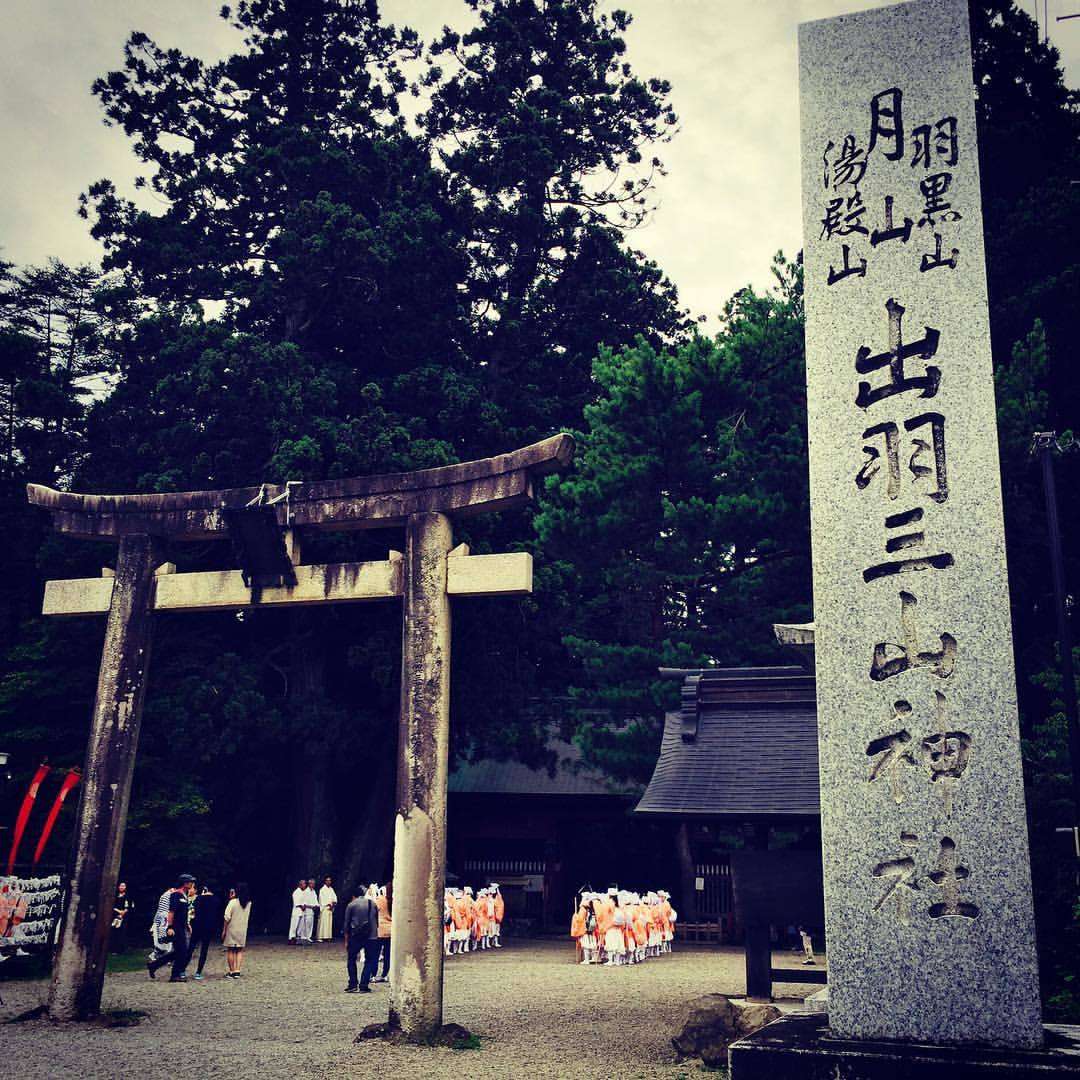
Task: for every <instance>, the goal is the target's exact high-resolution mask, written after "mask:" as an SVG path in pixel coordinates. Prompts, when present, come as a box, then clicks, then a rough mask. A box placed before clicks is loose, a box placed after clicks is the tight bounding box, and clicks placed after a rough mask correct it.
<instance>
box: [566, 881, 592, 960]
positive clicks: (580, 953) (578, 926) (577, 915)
mask: <svg viewBox="0 0 1080 1080" xmlns="http://www.w3.org/2000/svg"><path fill="white" fill-rule="evenodd" d="M587 917H588V911H587V910H586V908H585V896H584V894H582V897H581V903H580V904H579V905H578V909H577V911H575V912H574V914H573V916H572V917H571V919H570V936H571V937H572V938H573V939H574V952H575V959H574V962H575V963H577V964H583V963H584V962H585V947H584V944H583V939H584V937H585V923H586V919H587Z"/></svg>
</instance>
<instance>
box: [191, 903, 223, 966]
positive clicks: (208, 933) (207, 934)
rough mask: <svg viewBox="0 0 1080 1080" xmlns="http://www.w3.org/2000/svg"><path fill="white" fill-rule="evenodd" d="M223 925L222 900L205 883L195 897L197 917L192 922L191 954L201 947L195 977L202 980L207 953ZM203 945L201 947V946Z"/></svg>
mask: <svg viewBox="0 0 1080 1080" xmlns="http://www.w3.org/2000/svg"><path fill="white" fill-rule="evenodd" d="M220 927H221V901H220V900H219V899H218V898H217V896H215V895H214V891H213V890H212V889H211V888H210V886H209V885H206V884H204V885H203V887H202V889H201V890H200V891H199V895H198V896H197V897H196V898H195V918H194V919H193V920H192V923H191V955H192V956H194V955H195V950H196V949H197V948H198V949H199V965H198V967H197V968H196V969H195V978H196V979H199V980H201V979H202V977H203V968H204V967H206V954H207V952H208V951H209V949H210V943H211V942H212V941H215V940H216V939H217V936H218V930H219V928H220ZM200 946H201V948H200Z"/></svg>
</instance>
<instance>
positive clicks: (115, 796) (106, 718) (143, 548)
mask: <svg viewBox="0 0 1080 1080" xmlns="http://www.w3.org/2000/svg"><path fill="white" fill-rule="evenodd" d="M161 561H162V553H161V550H160V548H159V544H158V542H157V541H156V540H155V539H154V538H152V537H149V536H125V537H124V538H123V539H121V541H120V552H119V555H118V557H117V562H116V578H115V582H114V584H113V592H112V601H111V603H110V605H109V617H108V622H107V623H106V626H105V645H104V647H103V649H102V653H101V669H100V671H99V673H98V685H97V696H96V697H95V699H94V713H93V719H92V721H91V728H90V741H89V743H88V744H87V748H86V767H85V769H84V771H83V782H82V797H81V799H80V800H79V815H78V821H77V823H76V827H75V828H76V833H75V835H76V845H75V851H76V855H75V865H74V867H73V869H72V874H71V880H70V882H69V888H68V896H67V906H66V910H65V913H64V921H63V929H62V931H61V935H60V946H59V949H58V951H57V954H56V960H55V963H54V964H53V972H52V986H51V988H50V990H49V1015H50V1016H51V1017H52V1019H53V1020H85V1019H88V1018H89V1017H92V1016H95V1015H97V1013H98V1011H99V1010H100V1008H101V990H102V985H103V983H104V980H105V960H106V956H107V954H108V946H109V922H110V915H111V913H112V902H113V898H114V897H115V895H116V882H117V875H118V874H119V871H120V853H121V849H122V848H123V843H124V826H125V825H126V823H127V811H128V798H129V796H130V794H131V777H132V774H133V773H134V771H135V751H136V747H137V745H138V741H139V719H140V717H141V715H142V703H143V695H144V691H145V688H146V673H147V669H148V667H149V663H150V641H151V634H152V629H153V613H152V603H153V589H154V569H155V568H156V567H157V565H158V564H159V563H160V562H161Z"/></svg>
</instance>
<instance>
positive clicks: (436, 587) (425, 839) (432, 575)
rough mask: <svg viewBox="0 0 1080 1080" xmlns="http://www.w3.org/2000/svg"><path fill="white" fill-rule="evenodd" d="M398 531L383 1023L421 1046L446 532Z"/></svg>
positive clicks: (428, 976)
mask: <svg viewBox="0 0 1080 1080" xmlns="http://www.w3.org/2000/svg"><path fill="white" fill-rule="evenodd" d="M405 531H406V542H405V569H404V619H403V624H404V629H403V639H402V640H403V644H402V657H401V665H402V666H401V721H400V727H399V736H398V773H397V818H396V821H395V828H394V933H393V937H392V939H391V941H392V944H391V947H390V1024H391V1025H392V1026H396V1027H400V1028H401V1030H402V1031H403V1032H404V1033H405V1034H406V1035H408V1036H410V1037H412V1038H417V1039H422V1038H425V1037H427V1036H429V1035H432V1034H433V1033H434V1032H436V1031H437V1030H438V1029H439V1028H440V1027H441V1026H442V998H443V940H442V938H443V935H442V911H443V888H444V884H445V878H446V782H447V772H448V760H449V748H450V601H449V596H448V595H447V591H446V581H447V554H448V553H449V551H450V549H451V548H452V547H453V531H452V527H451V523H450V519H449V518H448V517H447V516H446V515H445V514H440V513H417V514H412V515H410V517H409V520H408V523H407V524H406V530H405Z"/></svg>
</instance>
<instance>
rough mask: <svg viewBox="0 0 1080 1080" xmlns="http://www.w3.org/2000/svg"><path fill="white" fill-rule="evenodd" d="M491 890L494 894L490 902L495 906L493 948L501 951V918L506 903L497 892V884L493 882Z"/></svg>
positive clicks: (504, 912)
mask: <svg viewBox="0 0 1080 1080" xmlns="http://www.w3.org/2000/svg"><path fill="white" fill-rule="evenodd" d="M491 888H492V890H493V891H494V893H495V895H494V896H493V897H492V901H493V902H494V905H495V933H494V938H495V948H496V949H501V948H502V942H501V941H500V939H501V938H502V924H503V916H504V915H506V901H505V900H503V894H502V893H501V892H499V886H498V885H497V884H495V883H494V882H493V883H492V886H491Z"/></svg>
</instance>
